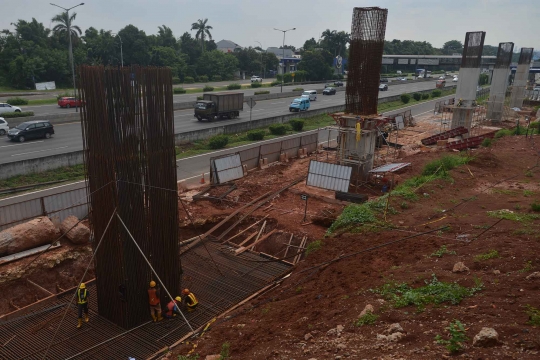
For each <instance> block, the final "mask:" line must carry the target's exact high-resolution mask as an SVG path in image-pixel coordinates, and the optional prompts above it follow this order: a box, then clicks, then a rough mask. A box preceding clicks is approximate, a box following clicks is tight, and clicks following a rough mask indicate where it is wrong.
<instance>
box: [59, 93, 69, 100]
mask: <svg viewBox="0 0 540 360" xmlns="http://www.w3.org/2000/svg"><path fill="white" fill-rule="evenodd" d="M63 97H73V94H72V93H69V92H64V93H62V94H58V95H56V100H60V99H61V98H63Z"/></svg>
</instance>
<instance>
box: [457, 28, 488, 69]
mask: <svg viewBox="0 0 540 360" xmlns="http://www.w3.org/2000/svg"><path fill="white" fill-rule="evenodd" d="M485 37H486V32H485V31H471V32H468V33H467V34H466V35H465V44H464V46H463V55H462V57H461V67H462V68H479V67H480V64H481V62H482V51H483V49H484V39H485Z"/></svg>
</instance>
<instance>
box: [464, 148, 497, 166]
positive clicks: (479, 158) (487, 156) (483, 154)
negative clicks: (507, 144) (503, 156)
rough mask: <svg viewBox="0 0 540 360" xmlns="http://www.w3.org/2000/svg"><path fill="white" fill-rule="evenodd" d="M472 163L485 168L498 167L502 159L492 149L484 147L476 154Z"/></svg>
mask: <svg viewBox="0 0 540 360" xmlns="http://www.w3.org/2000/svg"><path fill="white" fill-rule="evenodd" d="M470 164H471V165H474V166H476V167H479V168H483V169H496V168H498V167H499V164H500V160H499V158H498V157H497V155H495V154H494V153H493V152H492V151H490V150H485V149H483V150H481V151H477V152H476V153H475V154H474V157H473V159H472V160H471V162H470Z"/></svg>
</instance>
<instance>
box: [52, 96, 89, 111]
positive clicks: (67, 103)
mask: <svg viewBox="0 0 540 360" xmlns="http://www.w3.org/2000/svg"><path fill="white" fill-rule="evenodd" d="M82 104H83V102H82V101H81V99H76V98H74V97H61V98H60V99H58V106H60V107H61V108H68V109H69V108H72V107H81V105H82Z"/></svg>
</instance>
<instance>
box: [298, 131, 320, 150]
mask: <svg viewBox="0 0 540 360" xmlns="http://www.w3.org/2000/svg"><path fill="white" fill-rule="evenodd" d="M318 141H319V133H318V132H316V133H315V134H311V135H305V136H302V138H301V141H300V146H301V147H302V148H306V149H307V152H308V153H311V152H314V151H315V150H317V143H318Z"/></svg>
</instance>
